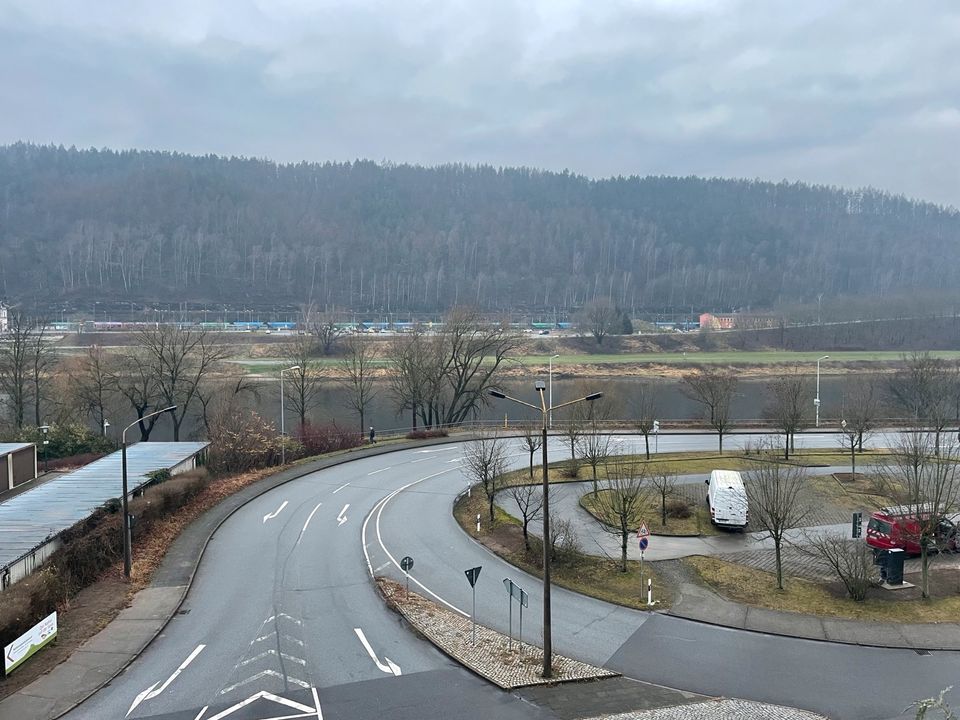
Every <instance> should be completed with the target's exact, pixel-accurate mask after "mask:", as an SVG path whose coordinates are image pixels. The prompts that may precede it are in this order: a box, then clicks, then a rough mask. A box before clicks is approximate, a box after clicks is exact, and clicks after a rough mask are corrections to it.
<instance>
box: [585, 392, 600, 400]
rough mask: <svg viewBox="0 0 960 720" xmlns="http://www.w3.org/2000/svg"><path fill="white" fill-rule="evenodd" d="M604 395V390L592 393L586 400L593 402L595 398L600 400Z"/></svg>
mask: <svg viewBox="0 0 960 720" xmlns="http://www.w3.org/2000/svg"><path fill="white" fill-rule="evenodd" d="M602 397H603V393H602V392H596V393H590V394H589V395H587V396H586V397H585V398H584V400H586V401H587V402H593V401H594V400H599V399H600V398H602Z"/></svg>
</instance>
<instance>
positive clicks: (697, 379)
mask: <svg viewBox="0 0 960 720" xmlns="http://www.w3.org/2000/svg"><path fill="white" fill-rule="evenodd" d="M683 384H684V388H685V392H686V394H687V396H688V397H689V398H690V399H691V400H693V401H695V402H697V403H700V405H702V406H703V409H704V415H705V417H706V420H707V422H708V424H709V425H710V427H711V428H713V430H715V431H716V433H717V436H718V437H719V440H720V454H721V455H723V435H724V433H725V432H727V430H728V429H729V428H730V424H731V423H730V408H731V405H732V404H733V398H734V395H735V394H736V391H737V378H736V376H735V375H734V374H733V373H732V372H730V371H729V370H724V369H722V368H717V367H713V366H712V365H705V366H703V367H700V368H698V369H697V370H696V371H694V372H692V373H688V374H686V375H684V376H683Z"/></svg>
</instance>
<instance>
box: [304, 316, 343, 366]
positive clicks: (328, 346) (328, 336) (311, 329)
mask: <svg viewBox="0 0 960 720" xmlns="http://www.w3.org/2000/svg"><path fill="white" fill-rule="evenodd" d="M300 315H301V323H302V324H303V326H304V328H305V332H307V333H309V334H310V335H311V336H313V337H314V338H316V341H317V346H318V347H319V349H320V352H321V353H323V354H324V355H331V354H333V351H334V349H335V348H336V345H337V341H338V340H339V339H340V338H341V337H342V336H343V335H345V334H346V333H347V330H346V328H345V327H343V326H342V325H340V324H338V323H337V321H336V318H337V316H336V313H333V312H317V310H316V308H315V307H314V306H313V305H312V304H308V305H305V306H303V307H302V308H301V310H300Z"/></svg>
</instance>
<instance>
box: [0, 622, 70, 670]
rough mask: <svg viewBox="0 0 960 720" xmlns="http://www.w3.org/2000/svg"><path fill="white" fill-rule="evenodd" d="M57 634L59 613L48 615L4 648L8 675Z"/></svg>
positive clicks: (4, 666) (5, 666)
mask: <svg viewBox="0 0 960 720" xmlns="http://www.w3.org/2000/svg"><path fill="white" fill-rule="evenodd" d="M56 636H57V613H55V612H54V613H52V614H50V615H47V617H45V618H44V619H43V620H41V621H40V622H38V623H37V624H36V625H34V626H33V627H32V628H30V630H28V631H27V632H25V633H24V634H23V635H21V636H20V637H18V638H17V639H16V640H14V641H13V642H12V643H10V644H9V645H7V646H6V647H5V648H4V649H3V669H4V673H5V674H6V675H9V674H10V673H12V672H13V671H14V670H16V669H17V668H18V667H20V665H21V664H22V663H23V662H25V661H26V660H27V658H29V657H30V656H31V655H33V654H34V653H35V652H37V650H39V649H40V648H42V647H43V646H45V645H46V644H48V643H50V642H51V641H53V639H54V638H55V637H56Z"/></svg>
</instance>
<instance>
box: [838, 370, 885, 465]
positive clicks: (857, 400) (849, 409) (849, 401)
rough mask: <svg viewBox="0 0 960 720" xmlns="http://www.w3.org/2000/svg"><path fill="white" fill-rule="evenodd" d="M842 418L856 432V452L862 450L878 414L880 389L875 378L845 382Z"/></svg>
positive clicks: (851, 430) (862, 378)
mask: <svg viewBox="0 0 960 720" xmlns="http://www.w3.org/2000/svg"><path fill="white" fill-rule="evenodd" d="M842 407H843V412H842V415H843V418H842V419H843V420H845V421H846V423H847V428H849V429H850V432H852V433H855V434H856V444H857V452H863V441H864V439H865V438H867V437H869V436H870V434H871V433H872V432H873V430H874V426H875V424H876V422H877V418H878V416H879V414H880V389H879V387H878V386H877V381H876V379H874V378H872V377H861V378H857V379H855V380H853V381H852V382H850V383H847V384H846V386H845V389H844V392H843V400H842Z"/></svg>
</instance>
